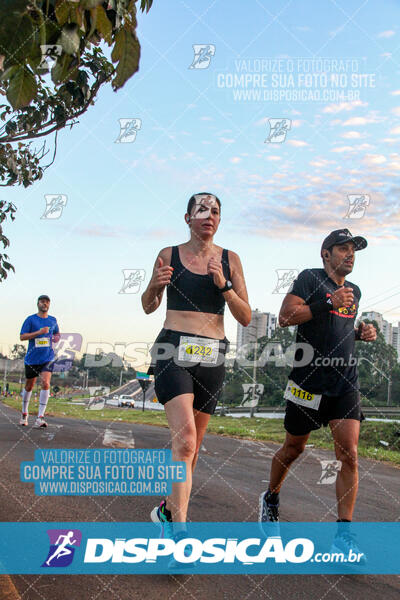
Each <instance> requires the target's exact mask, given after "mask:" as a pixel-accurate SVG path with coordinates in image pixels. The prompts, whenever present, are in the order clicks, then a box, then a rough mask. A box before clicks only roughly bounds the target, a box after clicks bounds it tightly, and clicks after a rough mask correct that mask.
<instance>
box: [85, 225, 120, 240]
mask: <svg viewBox="0 0 400 600" xmlns="http://www.w3.org/2000/svg"><path fill="white" fill-rule="evenodd" d="M75 231H76V232H77V233H80V234H81V235H86V236H89V237H113V238H116V237H123V236H124V235H127V233H128V232H127V231H123V230H122V229H121V227H110V226H109V225H93V226H92V227H77V228H76V229H75Z"/></svg>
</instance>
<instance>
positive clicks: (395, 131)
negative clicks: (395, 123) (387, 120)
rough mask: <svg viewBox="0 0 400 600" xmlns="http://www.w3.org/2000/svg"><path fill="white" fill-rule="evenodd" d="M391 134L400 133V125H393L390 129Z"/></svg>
mask: <svg viewBox="0 0 400 600" xmlns="http://www.w3.org/2000/svg"><path fill="white" fill-rule="evenodd" d="M389 133H390V135H400V126H399V127H393V129H391V130H390V131H389Z"/></svg>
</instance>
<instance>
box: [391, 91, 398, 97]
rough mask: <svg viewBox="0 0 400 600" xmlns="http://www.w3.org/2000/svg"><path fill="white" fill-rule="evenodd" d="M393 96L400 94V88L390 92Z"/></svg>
mask: <svg viewBox="0 0 400 600" xmlns="http://www.w3.org/2000/svg"><path fill="white" fill-rule="evenodd" d="M390 93H391V95H392V96H400V90H393V92H390Z"/></svg>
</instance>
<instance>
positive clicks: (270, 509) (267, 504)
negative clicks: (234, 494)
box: [258, 491, 280, 537]
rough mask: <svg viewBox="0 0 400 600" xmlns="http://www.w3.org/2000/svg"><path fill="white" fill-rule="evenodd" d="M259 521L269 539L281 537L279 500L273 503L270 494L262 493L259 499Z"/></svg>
mask: <svg viewBox="0 0 400 600" xmlns="http://www.w3.org/2000/svg"><path fill="white" fill-rule="evenodd" d="M258 521H259V523H260V529H261V531H262V532H263V534H265V535H267V536H268V537H271V536H272V537H273V536H278V537H280V528H279V500H278V501H277V502H271V501H270V500H269V492H268V491H267V492H262V493H261V494H260V499H259V512H258Z"/></svg>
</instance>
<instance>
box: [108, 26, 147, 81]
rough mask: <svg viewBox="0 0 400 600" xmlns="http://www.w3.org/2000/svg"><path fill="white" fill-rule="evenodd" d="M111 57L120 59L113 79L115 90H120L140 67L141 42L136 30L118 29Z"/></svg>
mask: <svg viewBox="0 0 400 600" xmlns="http://www.w3.org/2000/svg"><path fill="white" fill-rule="evenodd" d="M111 59H112V61H113V62H117V61H118V66H117V73H116V76H115V77H114V79H113V81H112V86H113V88H114V90H118V89H119V88H121V87H122V86H123V85H124V83H125V82H126V81H127V80H128V79H129V78H130V77H131V76H132V75H133V74H134V73H136V71H138V69H139V59H140V44H139V41H138V39H137V37H136V34H135V32H134V31H129V30H127V29H120V30H119V31H118V33H117V35H116V36H115V45H114V48H113V51H112V53H111Z"/></svg>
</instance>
